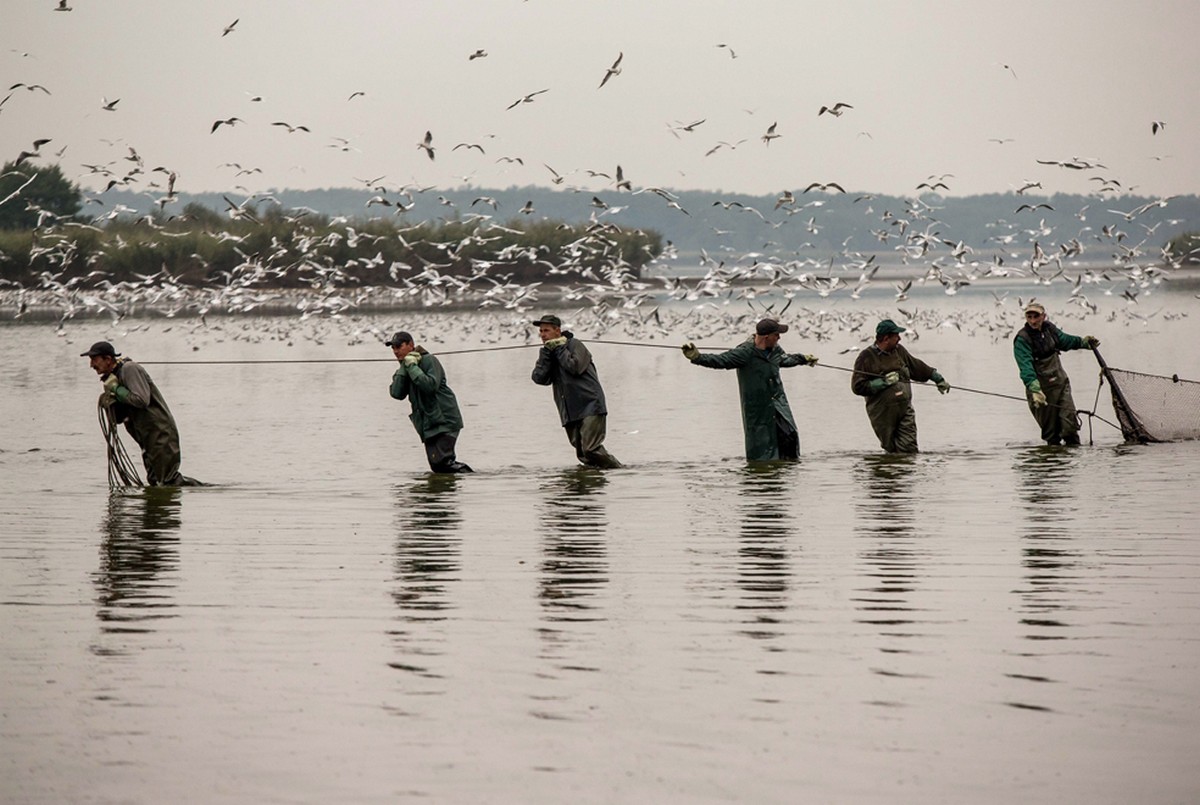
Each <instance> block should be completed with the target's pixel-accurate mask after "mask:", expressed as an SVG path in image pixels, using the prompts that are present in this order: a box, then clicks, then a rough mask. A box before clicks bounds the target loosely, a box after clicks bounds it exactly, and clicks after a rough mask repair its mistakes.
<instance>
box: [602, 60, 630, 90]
mask: <svg viewBox="0 0 1200 805" xmlns="http://www.w3.org/2000/svg"><path fill="white" fill-rule="evenodd" d="M623 58H625V51H621V52H620V53H618V54H617V60H616V61H615V62H613V63H612V67H609V68H608V69H607V70H605V71H604V78H602V79H600V87H603V86H604V85H605V84H607V83H608V79H610V78H612V77H613V76H614V75H620V74H621V59H623ZM600 87H596V89H600Z"/></svg>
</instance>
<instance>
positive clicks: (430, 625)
mask: <svg viewBox="0 0 1200 805" xmlns="http://www.w3.org/2000/svg"><path fill="white" fill-rule="evenodd" d="M459 483H460V478H459V476H458V475H453V474H443V473H430V474H429V475H427V476H425V477H424V478H423V479H422V480H421V481H419V482H417V483H415V484H413V485H411V486H401V487H399V488H398V489H397V492H396V520H397V531H398V532H399V533H398V536H397V538H396V560H395V569H396V575H395V581H396V587H395V589H394V590H393V592H392V598H393V600H394V601H395V602H396V606H397V607H398V608H399V610H400V615H399V617H398V620H399V621H400V624H401V625H400V626H398V627H396V628H395V629H393V630H391V631H390V632H389V635H390V636H391V637H393V638H394V639H395V641H396V644H397V647H398V648H399V649H400V653H401V655H402V656H401V659H399V660H397V661H395V662H391V663H388V665H390V666H391V667H392V668H395V669H397V670H401V671H409V672H411V673H414V674H417V675H419V676H425V677H440V674H437V673H434V672H432V671H431V670H430V668H429V659H430V658H432V657H437V656H440V655H441V654H443V653H444V651H443V649H442V644H444V642H445V640H446V636H445V634H444V632H443V631H442V629H441V628H440V627H439V626H437V625H436V624H438V623H439V622H441V621H445V620H446V619H447V617H448V616H447V615H446V611H447V610H449V609H452V608H453V605H452V604H451V602H450V599H449V585H450V583H451V582H454V581H457V580H458V577H459V575H458V574H459V572H460V570H461V559H460V553H461V544H462V539H461V537H460V536H459V532H460V526H461V525H462V513H461V511H460V508H459V502H458V495H457V492H458V489H459Z"/></svg>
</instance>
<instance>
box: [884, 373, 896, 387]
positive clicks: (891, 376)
mask: <svg viewBox="0 0 1200 805" xmlns="http://www.w3.org/2000/svg"><path fill="white" fill-rule="evenodd" d="M883 380H884V382H885V383H887V384H888V385H889V386H894V385H896V384H897V383H899V382H900V373H899V372H888V373H887V374H886V375H884V376H883Z"/></svg>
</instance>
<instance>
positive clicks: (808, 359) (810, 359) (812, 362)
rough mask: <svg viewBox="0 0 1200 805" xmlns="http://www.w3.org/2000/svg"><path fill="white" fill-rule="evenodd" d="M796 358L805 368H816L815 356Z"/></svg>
mask: <svg viewBox="0 0 1200 805" xmlns="http://www.w3.org/2000/svg"><path fill="white" fill-rule="evenodd" d="M796 357H797V358H799V359H800V360H802V361H804V365H805V366H816V365H817V356H816V355H797V356H796Z"/></svg>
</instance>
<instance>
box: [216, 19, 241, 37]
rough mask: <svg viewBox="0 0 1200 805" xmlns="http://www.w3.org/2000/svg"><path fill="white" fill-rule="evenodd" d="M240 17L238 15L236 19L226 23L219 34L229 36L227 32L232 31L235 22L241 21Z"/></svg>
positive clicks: (235, 24) (235, 25)
mask: <svg viewBox="0 0 1200 805" xmlns="http://www.w3.org/2000/svg"><path fill="white" fill-rule="evenodd" d="M241 19H242V18H241V17H238V18H237V19H236V20H234V21H233V22H231V23H229V24H228V25H226V26H225V30H223V31H221V36H222V37H226V36H229V34H231V33H233V29H234V28H236V27H237V24H238V22H240V21H241Z"/></svg>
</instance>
